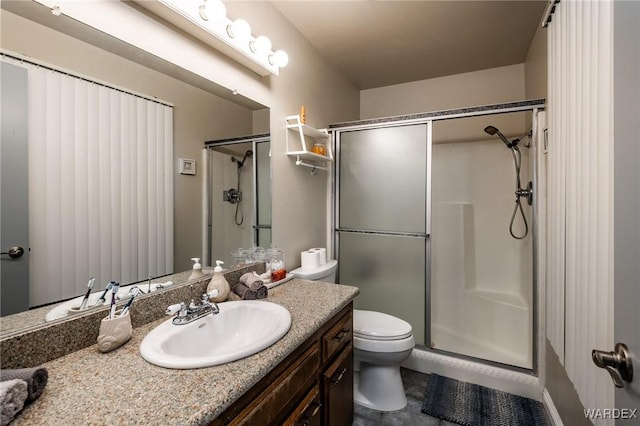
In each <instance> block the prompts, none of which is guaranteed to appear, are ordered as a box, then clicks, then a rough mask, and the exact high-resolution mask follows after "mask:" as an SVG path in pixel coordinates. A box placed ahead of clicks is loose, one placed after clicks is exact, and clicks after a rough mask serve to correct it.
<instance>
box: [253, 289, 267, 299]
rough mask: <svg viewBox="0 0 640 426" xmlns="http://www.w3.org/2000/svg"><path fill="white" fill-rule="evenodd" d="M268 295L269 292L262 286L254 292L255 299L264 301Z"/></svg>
mask: <svg viewBox="0 0 640 426" xmlns="http://www.w3.org/2000/svg"><path fill="white" fill-rule="evenodd" d="M268 295H269V292H268V290H267V288H266V287H265V286H262V287H260V288H259V289H257V290H256V299H266V298H267V296H268Z"/></svg>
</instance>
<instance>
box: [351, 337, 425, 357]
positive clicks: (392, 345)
mask: <svg viewBox="0 0 640 426" xmlns="http://www.w3.org/2000/svg"><path fill="white" fill-rule="evenodd" d="M415 345H416V341H415V339H414V338H413V335H410V336H409V337H405V338H404V339H396V340H372V339H368V338H366V337H365V338H363V337H359V336H357V335H355V334H354V335H353V347H354V348H356V350H362V351H369V352H376V353H392V352H404V351H410V350H411V349H413V347H414V346H415Z"/></svg>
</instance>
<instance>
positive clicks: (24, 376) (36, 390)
mask: <svg viewBox="0 0 640 426" xmlns="http://www.w3.org/2000/svg"><path fill="white" fill-rule="evenodd" d="M13 379H19V380H24V381H25V382H27V392H29V395H28V396H27V402H31V401H35V400H36V399H38V397H39V396H40V395H42V392H43V391H44V388H45V386H47V380H48V379H49V372H48V371H47V369H46V368H40V367H34V368H18V369H15V370H0V382H4V381H7V380H13Z"/></svg>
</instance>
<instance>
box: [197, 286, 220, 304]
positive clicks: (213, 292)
mask: <svg viewBox="0 0 640 426" xmlns="http://www.w3.org/2000/svg"><path fill="white" fill-rule="evenodd" d="M218 294H220V292H219V291H218V289H213V290H211V291H210V292H209V293H202V297H201V300H202V303H205V302H206V303H208V302H209V299H211V298H212V297H216V296H218Z"/></svg>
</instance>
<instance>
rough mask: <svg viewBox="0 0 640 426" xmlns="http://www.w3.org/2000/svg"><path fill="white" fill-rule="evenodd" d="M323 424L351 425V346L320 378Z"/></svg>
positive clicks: (341, 353)
mask: <svg viewBox="0 0 640 426" xmlns="http://www.w3.org/2000/svg"><path fill="white" fill-rule="evenodd" d="M322 393H323V401H324V422H323V423H324V424H326V425H336V426H341V425H345V426H346V425H350V424H351V423H353V346H352V345H351V344H349V345H348V346H347V347H345V348H344V350H343V351H342V352H340V356H339V357H338V358H337V359H336V360H335V361H334V362H333V363H332V364H331V365H330V366H329V367H328V368H327V369H326V370H325V372H324V374H323V377H322Z"/></svg>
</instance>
